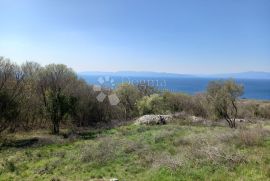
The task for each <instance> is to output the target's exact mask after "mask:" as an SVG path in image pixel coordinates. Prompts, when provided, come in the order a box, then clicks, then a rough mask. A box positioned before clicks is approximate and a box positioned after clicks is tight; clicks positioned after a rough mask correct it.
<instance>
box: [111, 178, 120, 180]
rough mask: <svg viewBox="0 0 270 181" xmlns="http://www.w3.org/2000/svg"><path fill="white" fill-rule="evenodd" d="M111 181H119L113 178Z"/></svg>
mask: <svg viewBox="0 0 270 181" xmlns="http://www.w3.org/2000/svg"><path fill="white" fill-rule="evenodd" d="M110 181H119V180H118V179H117V178H112V179H110Z"/></svg>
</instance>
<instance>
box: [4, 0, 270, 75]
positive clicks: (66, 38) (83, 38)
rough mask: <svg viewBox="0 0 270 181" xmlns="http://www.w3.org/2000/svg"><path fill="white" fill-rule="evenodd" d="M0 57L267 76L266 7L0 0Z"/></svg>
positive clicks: (269, 31) (269, 20)
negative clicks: (263, 72) (260, 72)
mask: <svg viewBox="0 0 270 181" xmlns="http://www.w3.org/2000/svg"><path fill="white" fill-rule="evenodd" d="M0 7H1V11H0V23H1V24H0V25H1V27H0V56H4V57H7V58H10V59H11V60H13V61H16V62H18V63H22V62H24V61H26V60H28V61H37V62H39V63H41V64H42V65H45V64H48V63H64V64H67V65H68V66H70V67H72V68H73V69H74V70H76V71H88V70H89V71H121V70H135V71H156V72H174V73H192V74H194V73H195V74H209V73H210V74H211V73H227V72H242V71H250V70H253V71H270V1H269V0H69V1H68V0H0Z"/></svg>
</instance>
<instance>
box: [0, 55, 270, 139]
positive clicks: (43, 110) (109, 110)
mask: <svg viewBox="0 0 270 181" xmlns="http://www.w3.org/2000/svg"><path fill="white" fill-rule="evenodd" d="M101 91H102V92H103V93H104V94H106V95H112V94H113V95H117V97H118V98H119V101H120V102H119V103H118V104H116V105H111V104H110V103H111V102H110V100H109V99H108V97H106V98H105V99H104V100H103V101H98V100H97V96H98V95H99V94H100V92H96V91H94V89H93V86H92V85H89V84H87V83H86V82H85V81H84V80H82V79H79V78H78V77H77V75H76V73H75V72H74V71H73V70H72V69H70V68H68V67H66V66H65V65H61V64H50V65H47V66H45V67H43V66H41V65H39V64H38V63H35V62H26V63H24V64H22V65H21V66H19V65H17V64H15V63H12V62H11V61H10V60H8V59H4V58H2V57H0V133H3V132H4V131H16V130H19V129H24V130H29V129H39V128H44V127H46V128H48V127H51V129H52V132H53V133H55V134H58V133H59V129H60V126H61V125H63V123H64V125H66V126H70V125H72V126H78V127H79V126H81V127H85V126H97V125H104V124H105V125H109V124H108V123H109V122H110V121H111V120H119V121H125V120H130V119H133V118H134V117H137V116H138V115H145V114H170V113H183V114H184V115H194V116H198V117H203V118H208V119H226V120H227V121H228V122H229V123H230V126H231V127H235V119H236V118H267V119H269V118H270V104H269V102H258V101H244V100H240V101H239V99H238V98H239V96H240V95H241V94H242V93H243V87H242V86H239V85H237V84H236V83H235V82H234V81H232V80H229V81H215V82H211V83H210V84H209V86H208V91H207V93H204V94H196V95H194V96H191V95H187V94H183V93H171V92H159V91H158V90H156V89H155V88H153V87H151V86H148V85H147V84H138V85H131V84H121V85H119V86H118V87H117V88H116V89H115V90H108V89H105V88H101Z"/></svg>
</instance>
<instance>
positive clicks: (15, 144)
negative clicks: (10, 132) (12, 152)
mask: <svg viewBox="0 0 270 181" xmlns="http://www.w3.org/2000/svg"><path fill="white" fill-rule="evenodd" d="M37 142H38V138H30V139H22V140H9V141H8V142H4V143H2V144H0V150H1V149H5V148H25V147H30V146H32V145H34V144H35V143H37Z"/></svg>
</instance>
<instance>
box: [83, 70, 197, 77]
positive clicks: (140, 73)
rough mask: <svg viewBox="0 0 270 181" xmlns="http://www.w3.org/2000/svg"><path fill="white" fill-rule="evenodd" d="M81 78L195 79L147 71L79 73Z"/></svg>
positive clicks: (184, 75)
mask: <svg viewBox="0 0 270 181" xmlns="http://www.w3.org/2000/svg"><path fill="white" fill-rule="evenodd" d="M79 75H81V76H90V75H94V76H107V75H108V76H129V77H175V78H177V77H182V78H185V77H195V76H194V75H188V74H176V73H166V72H148V71H118V72H95V71H94V72H91V71H89V72H80V73H79Z"/></svg>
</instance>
